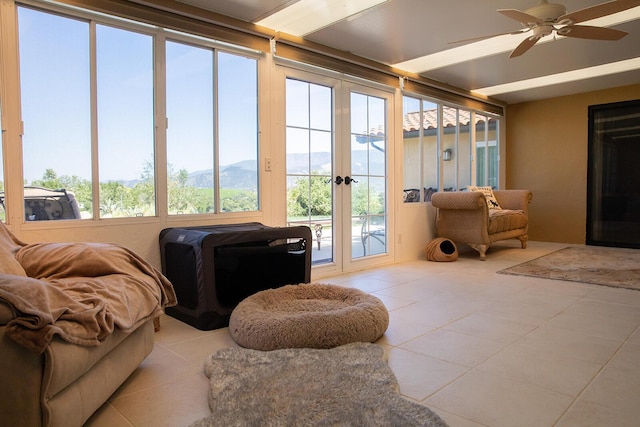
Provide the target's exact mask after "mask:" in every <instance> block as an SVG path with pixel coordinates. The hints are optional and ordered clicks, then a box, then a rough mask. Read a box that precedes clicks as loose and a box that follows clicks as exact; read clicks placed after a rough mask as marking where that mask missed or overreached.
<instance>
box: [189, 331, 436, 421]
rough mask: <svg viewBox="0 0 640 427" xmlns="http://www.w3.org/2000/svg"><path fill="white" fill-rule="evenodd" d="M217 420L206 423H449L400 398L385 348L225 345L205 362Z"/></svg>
mask: <svg viewBox="0 0 640 427" xmlns="http://www.w3.org/2000/svg"><path fill="white" fill-rule="evenodd" d="M204 367H205V374H206V375H207V377H209V381H210V389H209V407H210V408H211V415H210V416H209V417H207V418H204V419H202V420H200V421H198V422H196V423H195V424H193V425H192V427H204V426H207V427H209V426H274V427H275V426H428V427H444V426H446V425H447V424H446V423H445V422H444V421H443V420H442V419H441V418H440V417H439V416H438V415H437V414H435V413H434V412H433V411H431V410H430V409H429V408H427V407H426V406H424V405H420V404H418V403H416V402H413V401H410V400H408V399H405V398H404V397H402V396H401V395H400V394H399V393H398V391H397V389H398V383H397V380H396V377H395V375H394V374H393V372H392V371H391V368H389V366H388V365H387V363H386V360H385V357H384V350H383V348H382V347H381V346H380V345H378V344H372V343H351V344H346V345H343V346H340V347H335V348H332V349H310V348H296V349H280V350H273V351H259V350H252V349H245V348H226V349H223V350H219V351H218V352H216V353H214V354H212V355H211V356H209V357H208V358H207V359H206V360H205V365H204Z"/></svg>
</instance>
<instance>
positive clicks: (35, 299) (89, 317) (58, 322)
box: [0, 223, 176, 427]
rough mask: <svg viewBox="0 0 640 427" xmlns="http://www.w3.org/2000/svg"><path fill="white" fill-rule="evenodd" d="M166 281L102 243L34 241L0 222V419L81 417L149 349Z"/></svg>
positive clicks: (23, 422) (40, 421)
mask: <svg viewBox="0 0 640 427" xmlns="http://www.w3.org/2000/svg"><path fill="white" fill-rule="evenodd" d="M175 302H176V301H175V294H174V292H173V288H172V287H171V284H170V283H169V282H168V280H167V279H166V278H164V277H163V276H162V275H161V274H160V273H159V272H157V271H156V270H155V269H153V267H151V266H149V265H148V264H146V263H145V262H144V261H143V260H141V259H140V258H138V257H137V256H136V255H135V254H133V253H132V252H131V251H128V250H126V249H125V248H122V247H120V246H117V245H109V244H84V243H69V244H53V243H51V244H34V245H27V244H24V243H22V242H20V241H19V240H17V239H16V238H15V237H14V236H13V235H12V234H11V233H10V232H9V231H8V230H7V229H6V228H5V227H4V225H3V224H1V223H0V424H1V425H7V426H65V427H68V426H81V425H82V424H83V423H85V422H86V421H87V420H88V419H89V417H90V416H91V415H92V414H93V413H94V412H95V411H96V410H97V409H98V408H100V406H102V405H103V404H104V403H105V402H106V401H107V399H108V398H109V396H110V395H111V394H113V392H114V391H116V389H117V388H118V387H119V386H120V385H121V384H122V383H123V382H124V381H125V380H126V379H127V378H128V377H129V376H130V375H131V373H132V372H133V371H134V370H135V369H136V368H137V367H138V365H139V364H140V363H141V362H142V361H143V360H144V359H145V358H146V357H147V356H148V355H149V353H150V352H151V350H152V349H153V343H154V339H153V338H154V337H153V334H154V324H153V323H154V319H155V318H157V316H158V315H159V314H160V313H161V312H162V307H164V306H167V305H173V304H175Z"/></svg>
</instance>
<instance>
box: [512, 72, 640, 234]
mask: <svg viewBox="0 0 640 427" xmlns="http://www.w3.org/2000/svg"><path fill="white" fill-rule="evenodd" d="M639 98H640V84H636V85H631V86H625V87H620V88H615V89H609V90H603V91H597V92H589V93H584V94H579V95H571V96H565V97H559V98H553V99H547V100H542V101H535V102H525V103H521V104H514V105H509V106H508V107H507V116H506V123H507V130H506V188H526V189H530V190H531V191H532V192H533V201H532V203H531V205H530V206H529V209H530V216H529V221H530V222H529V238H530V240H537V241H548V242H563V243H581V244H584V243H585V239H586V215H587V212H586V209H587V208H586V206H587V150H588V107H589V106H590V105H597V104H607V103H611V102H618V101H627V100H632V99H639Z"/></svg>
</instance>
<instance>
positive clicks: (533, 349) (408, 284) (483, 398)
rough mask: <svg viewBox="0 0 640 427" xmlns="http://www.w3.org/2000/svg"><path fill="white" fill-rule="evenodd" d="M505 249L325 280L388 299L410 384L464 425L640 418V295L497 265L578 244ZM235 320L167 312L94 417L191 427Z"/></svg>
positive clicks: (393, 340)
mask: <svg viewBox="0 0 640 427" xmlns="http://www.w3.org/2000/svg"><path fill="white" fill-rule="evenodd" d="M517 245H518V242H517V241H514V242H513V244H512V243H511V242H504V243H502V244H497V245H496V246H494V247H493V248H492V249H491V251H490V252H489V255H488V260H487V261H485V262H481V261H479V260H478V258H477V256H474V254H473V253H471V252H466V251H464V250H462V249H461V254H460V257H459V258H458V260H457V261H456V262H453V263H433V262H428V261H415V262H409V263H403V264H398V265H394V266H390V267H384V268H379V269H374V270H367V271H362V272H358V273H353V274H345V275H341V276H336V277H332V278H326V279H321V280H319V281H322V282H325V283H334V284H339V285H342V286H349V287H355V288H358V289H362V290H364V291H367V292H370V293H373V294H374V295H377V296H378V297H379V298H380V299H382V300H383V301H384V303H385V304H386V306H387V308H388V309H389V313H390V319H391V321H390V325H389V328H388V330H387V332H386V333H385V335H384V336H383V337H382V338H381V339H380V341H379V343H380V344H382V345H384V346H385V347H386V349H387V350H388V363H389V365H390V366H391V368H392V369H393V371H394V372H395V374H396V376H397V378H398V381H399V385H400V393H402V394H403V395H404V396H406V397H408V398H410V399H413V400H416V401H418V402H422V403H424V404H426V405H427V406H429V407H430V408H431V409H433V410H434V411H435V412H437V413H438V414H439V415H440V416H441V417H442V418H443V419H444V420H445V421H447V422H448V424H449V425H450V426H451V427H471V426H508V427H516V426H535V427H538V426H557V427H568V426H575V427H578V426H579V427H583V426H618V427H622V426H638V425H639V423H640V421H638V420H640V366H639V361H640V327H639V326H640V292H639V291H632V290H624V289H615V288H607V287H603V286H595V285H588V284H582V283H572V282H562V281H556V280H546V279H534V278H527V277H518V276H509V275H502V274H496V272H497V271H499V270H501V269H503V268H506V267H509V266H511V265H515V264H519V263H521V262H524V261H526V260H528V259H532V258H536V257H539V256H541V255H544V254H546V253H549V252H552V251H554V250H557V249H560V248H561V247H564V246H566V245H562V244H556V243H541V242H530V244H529V248H528V249H526V250H522V249H519V248H518V247H517ZM233 345H235V344H234V342H233V341H232V340H231V338H230V336H229V333H228V331H227V329H219V330H215V331H206V332H205V331H199V330H197V329H194V328H192V327H190V326H188V325H186V324H184V323H181V322H179V321H177V320H175V319H173V318H171V317H168V316H163V317H162V318H161V330H160V331H159V332H158V333H156V343H155V348H154V350H153V352H152V353H151V355H150V356H149V357H148V358H147V359H146V360H145V361H144V362H143V363H142V365H141V366H140V368H139V369H138V370H137V371H136V372H134V374H133V375H132V376H131V377H130V378H129V380H128V381H127V382H126V383H125V384H124V385H123V386H122V387H120V389H119V390H118V391H117V392H116V393H115V394H114V395H113V396H112V397H111V399H110V400H109V402H108V403H107V404H105V405H104V406H103V407H102V408H101V409H100V410H99V411H98V412H97V413H96V414H94V416H93V417H92V419H91V420H90V421H89V422H88V425H90V426H94V427H95V426H108V427H114V426H154V427H157V426H188V425H189V424H191V423H192V422H194V421H196V420H198V419H200V418H203V417H205V416H207V415H208V414H209V409H208V406H207V384H208V383H207V379H206V377H205V376H204V374H203V372H202V363H203V360H204V359H205V357H206V356H207V355H209V354H210V353H212V352H214V351H216V350H218V349H221V348H224V347H228V346H233Z"/></svg>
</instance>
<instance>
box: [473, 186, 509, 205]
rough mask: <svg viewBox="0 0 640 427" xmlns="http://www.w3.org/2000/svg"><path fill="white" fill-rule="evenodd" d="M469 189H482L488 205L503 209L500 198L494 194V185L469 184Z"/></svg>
mask: <svg viewBox="0 0 640 427" xmlns="http://www.w3.org/2000/svg"><path fill="white" fill-rule="evenodd" d="M467 190H468V191H480V192H481V193H482V194H484V198H485V200H486V201H487V207H488V208H489V209H502V207H501V206H500V203H498V199H496V196H495V195H494V194H493V188H492V187H477V186H475V185H469V186H467Z"/></svg>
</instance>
